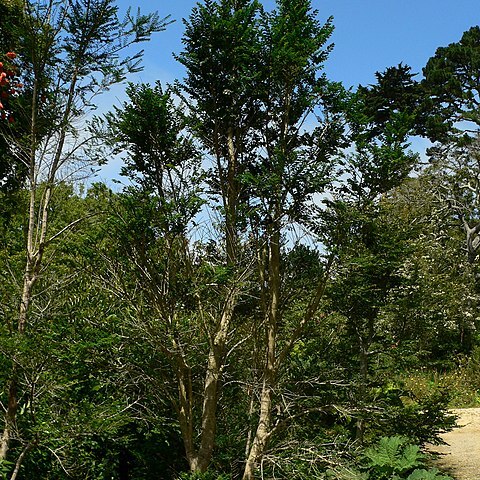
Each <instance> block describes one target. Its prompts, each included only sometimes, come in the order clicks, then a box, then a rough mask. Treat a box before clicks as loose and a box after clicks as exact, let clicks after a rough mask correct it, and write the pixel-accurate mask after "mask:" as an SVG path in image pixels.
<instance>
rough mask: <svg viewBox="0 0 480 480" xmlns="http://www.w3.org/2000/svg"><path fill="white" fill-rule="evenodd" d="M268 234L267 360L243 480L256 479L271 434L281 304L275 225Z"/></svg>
mask: <svg viewBox="0 0 480 480" xmlns="http://www.w3.org/2000/svg"><path fill="white" fill-rule="evenodd" d="M270 232H271V233H270V235H269V243H270V245H269V259H268V261H269V278H268V282H269V290H270V291H269V293H270V295H269V305H268V311H267V316H266V342H267V345H266V357H265V366H264V371H263V384H262V392H261V395H260V413H259V418H258V425H257V430H256V433H255V438H254V440H253V443H252V447H251V449H250V452H249V454H248V457H247V461H246V464H245V469H244V472H243V477H242V479H243V480H252V479H254V478H255V470H256V468H257V465H258V462H259V461H260V460H261V458H262V456H263V454H264V452H265V449H266V447H267V443H268V439H269V437H270V434H271V417H272V395H273V389H274V386H275V382H276V377H277V362H276V342H277V326H278V322H279V320H280V319H279V316H280V312H279V303H280V280H281V278H280V228H279V226H278V225H276V224H274V225H273V226H272V228H271V230H270Z"/></svg>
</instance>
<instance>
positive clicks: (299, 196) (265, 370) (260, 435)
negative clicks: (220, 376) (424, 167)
mask: <svg viewBox="0 0 480 480" xmlns="http://www.w3.org/2000/svg"><path fill="white" fill-rule="evenodd" d="M316 15H317V12H315V11H313V10H312V7H311V2H310V1H305V0H298V1H278V2H277V10H275V11H273V12H272V13H270V14H265V15H264V16H263V19H262V36H263V39H264V43H263V49H262V54H263V56H262V58H263V65H262V68H263V70H262V72H263V74H264V79H263V84H262V87H261V88H262V111H263V121H262V124H261V126H260V128H259V136H260V143H259V147H261V148H260V149H259V155H258V157H257V159H256V162H255V163H253V164H252V166H251V168H250V169H249V172H248V176H247V177H246V178H247V181H248V182H249V188H250V195H251V197H252V216H251V228H252V233H253V235H254V237H255V238H256V249H257V257H258V267H257V268H258V275H259V277H258V284H259V285H260V310H261V312H262V316H263V327H264V333H263V335H260V336H259V339H258V340H259V341H260V346H259V347H258V350H259V351H261V352H264V353H263V358H262V359H261V362H262V363H263V367H262V369H261V375H260V378H259V379H258V381H259V384H260V385H261V387H260V390H259V392H258V393H256V395H258V398H259V404H258V410H257V411H258V417H257V419H256V420H255V423H254V425H255V427H254V432H253V435H252V440H251V442H249V443H248V444H247V460H246V465H245V470H244V473H243V478H244V479H245V480H246V479H251V478H254V477H255V471H256V468H257V466H258V463H259V462H260V461H261V459H262V457H263V455H264V453H265V451H266V448H267V444H268V441H269V439H270V438H271V436H272V434H273V432H274V431H275V430H276V427H275V425H273V424H272V410H273V408H274V405H275V402H276V399H275V393H274V392H275V390H276V389H277V388H278V386H279V383H278V382H279V373H280V371H281V369H282V368H284V365H283V364H284V362H285V360H287V358H288V355H289V352H290V350H291V348H292V347H293V345H294V344H295V342H296V341H297V340H298V339H299V338H300V336H301V334H302V333H303V329H304V327H305V325H306V324H308V323H309V322H310V321H311V320H312V319H313V318H314V317H315V315H316V313H317V310H318V307H319V303H320V299H321V296H322V293H323V289H324V286H325V281H326V279H325V276H326V275H328V273H327V272H328V266H327V268H326V270H327V271H326V272H324V275H320V278H317V279H315V280H314V291H313V292H310V295H311V297H310V300H309V302H308V303H307V305H306V306H305V307H304V310H303V312H302V313H300V315H297V316H296V318H294V319H293V322H292V324H291V325H290V328H287V327H286V326H283V328H282V325H284V323H283V318H282V317H283V314H284V311H285V303H284V301H285V291H284V289H283V287H282V284H283V283H284V280H283V278H284V272H283V268H282V264H284V261H285V244H284V234H285V232H286V228H287V227H288V225H292V224H293V223H295V222H297V223H302V221H303V220H305V218H306V217H307V216H308V212H309V206H310V205H311V204H312V202H313V200H314V198H315V195H317V194H319V193H321V192H322V191H323V190H324V188H325V186H326V184H327V183H328V180H329V173H330V168H331V166H332V156H333V154H334V153H335V152H336V151H337V148H338V146H339V140H340V138H341V134H342V129H341V126H340V125H339V124H338V123H337V121H336V118H335V115H334V113H332V111H333V112H334V111H335V110H334V109H330V108H331V107H332V106H333V105H332V104H333V103H334V100H335V98H336V95H337V90H338V86H336V85H334V84H332V83H330V82H329V81H328V80H327V79H326V77H325V76H324V75H320V73H319V72H320V70H321V68H322V65H323V62H324V61H325V59H326V58H327V56H328V54H329V52H330V50H331V47H330V46H328V45H327V41H328V38H329V37H330V35H331V33H332V30H333V27H332V24H331V20H329V21H327V23H326V24H325V25H322V24H321V23H320V22H319V21H318V20H317V18H316ZM329 107H330V108H329ZM311 116H314V117H315V116H316V118H317V120H318V122H319V125H318V126H315V128H313V130H312V131H307V129H306V128H305V122H306V121H307V119H308V118H311ZM288 338H290V339H289V340H287V339H288Z"/></svg>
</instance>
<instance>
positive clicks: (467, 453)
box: [430, 408, 480, 480]
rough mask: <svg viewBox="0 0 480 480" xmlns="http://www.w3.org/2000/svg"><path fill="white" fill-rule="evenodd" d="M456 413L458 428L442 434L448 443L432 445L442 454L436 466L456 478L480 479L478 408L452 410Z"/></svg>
mask: <svg viewBox="0 0 480 480" xmlns="http://www.w3.org/2000/svg"><path fill="white" fill-rule="evenodd" d="M453 413H455V414H456V415H458V420H457V424H458V426H459V427H458V428H455V429H454V430H453V431H451V432H449V433H445V434H444V435H442V438H443V439H444V440H445V441H446V442H447V443H448V445H440V446H432V447H430V450H431V451H434V452H438V453H441V454H442V455H441V456H440V457H439V458H438V459H437V460H436V461H435V465H436V466H437V468H439V469H441V470H443V471H444V472H447V473H448V474H449V475H451V476H452V477H453V478H455V479H456V480H480V408H465V409H457V410H453Z"/></svg>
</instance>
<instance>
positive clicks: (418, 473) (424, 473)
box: [407, 468, 453, 480]
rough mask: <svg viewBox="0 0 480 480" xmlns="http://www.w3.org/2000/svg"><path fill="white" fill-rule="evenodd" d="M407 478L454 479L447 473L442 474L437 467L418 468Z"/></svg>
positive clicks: (420, 479) (428, 479) (416, 479)
mask: <svg viewBox="0 0 480 480" xmlns="http://www.w3.org/2000/svg"><path fill="white" fill-rule="evenodd" d="M407 480H453V479H452V477H449V476H447V475H440V472H439V471H438V470H437V469H436V468H432V469H431V470H425V469H423V468H422V469H417V470H415V471H413V472H412V473H411V474H410V475H409V476H408V478H407Z"/></svg>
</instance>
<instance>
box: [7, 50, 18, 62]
mask: <svg viewBox="0 0 480 480" xmlns="http://www.w3.org/2000/svg"><path fill="white" fill-rule="evenodd" d="M6 56H7V58H9V59H10V60H13V59H14V58H15V57H16V56H17V54H16V53H15V52H7V53H6Z"/></svg>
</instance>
